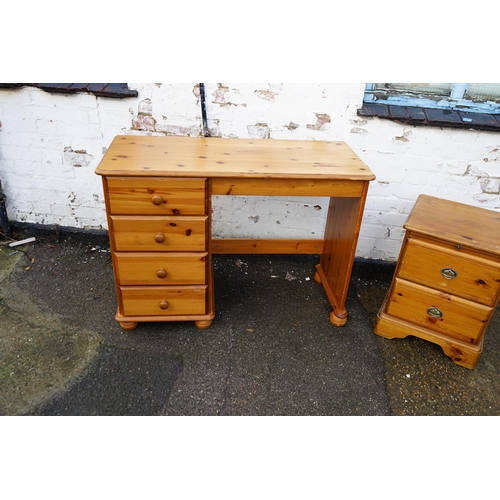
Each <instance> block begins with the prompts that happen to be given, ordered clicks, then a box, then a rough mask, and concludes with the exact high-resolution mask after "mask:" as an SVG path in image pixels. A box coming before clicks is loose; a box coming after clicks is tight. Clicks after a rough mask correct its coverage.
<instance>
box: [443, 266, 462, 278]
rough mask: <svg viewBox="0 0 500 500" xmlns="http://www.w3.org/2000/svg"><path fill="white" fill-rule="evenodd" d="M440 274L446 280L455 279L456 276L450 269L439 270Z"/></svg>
mask: <svg viewBox="0 0 500 500" xmlns="http://www.w3.org/2000/svg"><path fill="white" fill-rule="evenodd" d="M441 274H442V275H443V277H444V278H445V279H447V280H452V279H453V278H456V277H457V276H458V273H457V272H456V271H455V270H454V269H452V268H451V267H445V268H444V269H441Z"/></svg>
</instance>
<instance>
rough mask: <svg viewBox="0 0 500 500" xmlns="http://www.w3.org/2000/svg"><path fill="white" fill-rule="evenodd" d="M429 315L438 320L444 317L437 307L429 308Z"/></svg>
mask: <svg viewBox="0 0 500 500" xmlns="http://www.w3.org/2000/svg"><path fill="white" fill-rule="evenodd" d="M427 314H428V315H429V316H431V317H432V318H437V319H439V318H442V317H443V312H442V311H441V310H440V309H438V308H437V307H429V309H427Z"/></svg>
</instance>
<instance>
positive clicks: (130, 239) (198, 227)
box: [110, 215, 208, 252]
mask: <svg viewBox="0 0 500 500" xmlns="http://www.w3.org/2000/svg"><path fill="white" fill-rule="evenodd" d="M110 219H111V221H112V225H113V238H114V242H115V250H116V251H118V252H119V251H158V252H165V251H172V252H175V251H177V252H181V251H189V252H191V251H192V252H196V251H198V252H203V251H206V235H205V233H206V230H207V219H208V218H207V217H206V216H192V217H145V216H142V217H126V216H121V215H115V216H111V217H110Z"/></svg>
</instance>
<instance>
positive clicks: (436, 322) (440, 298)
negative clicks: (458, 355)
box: [387, 278, 492, 340]
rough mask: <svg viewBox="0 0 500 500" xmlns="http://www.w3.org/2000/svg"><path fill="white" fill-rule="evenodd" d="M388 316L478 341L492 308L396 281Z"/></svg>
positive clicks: (409, 283) (400, 280) (410, 283)
mask: <svg viewBox="0 0 500 500" xmlns="http://www.w3.org/2000/svg"><path fill="white" fill-rule="evenodd" d="M394 281H395V284H394V289H393V292H392V294H391V297H390V299H389V304H388V306H387V313H388V314H391V315H393V316H395V317H397V318H400V319H403V320H406V321H410V322H412V323H415V324H417V325H421V326H424V327H425V328H428V329H430V330H434V331H438V332H441V333H444V332H449V333H455V334H458V335H461V336H464V337H467V338H470V339H473V340H475V339H478V338H479V337H480V335H481V334H482V332H483V329H484V327H485V325H486V324H487V322H488V319H489V317H490V315H491V312H492V308H490V307H486V306H484V305H482V304H476V303H474V302H471V301H469V300H465V299H462V298H460V297H456V296H454V295H450V294H447V293H443V292H439V291H437V290H433V289H431V288H427V287H424V286H421V285H417V284H415V283H412V282H409V281H405V280H402V279H399V278H396V279H395V280H394Z"/></svg>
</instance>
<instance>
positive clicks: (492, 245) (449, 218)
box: [403, 195, 500, 256]
mask: <svg viewBox="0 0 500 500" xmlns="http://www.w3.org/2000/svg"><path fill="white" fill-rule="evenodd" d="M403 227H404V228H405V229H406V230H408V231H415V232H418V233H420V234H423V235H426V236H432V237H437V238H439V239H440V240H443V241H448V242H450V243H454V244H456V245H463V246H466V247H469V248H474V249H476V250H481V251H485V252H489V253H493V254H496V255H498V256H500V214H499V213H498V212H497V211H495V210H488V209H485V208H479V207H474V206H471V205H466V204H464V203H457V202H454V201H449V200H444V199H441V198H435V197H433V196H428V195H420V196H419V197H418V199H417V201H416V203H415V206H414V207H413V209H412V211H411V213H410V215H409V217H408V219H407V221H406V223H405V224H404V226H403Z"/></svg>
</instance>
